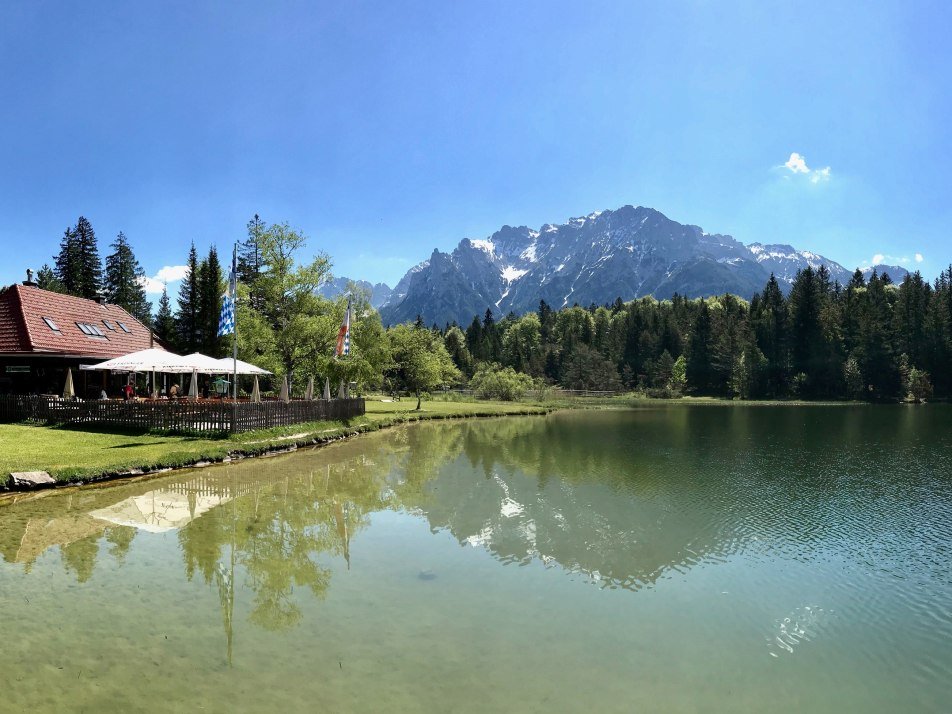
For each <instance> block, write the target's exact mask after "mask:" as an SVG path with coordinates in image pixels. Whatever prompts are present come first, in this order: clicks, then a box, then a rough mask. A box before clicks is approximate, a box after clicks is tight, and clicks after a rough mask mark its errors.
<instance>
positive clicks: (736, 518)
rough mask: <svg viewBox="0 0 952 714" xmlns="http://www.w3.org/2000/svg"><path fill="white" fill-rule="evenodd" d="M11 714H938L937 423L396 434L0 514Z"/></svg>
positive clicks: (943, 473)
mask: <svg viewBox="0 0 952 714" xmlns="http://www.w3.org/2000/svg"><path fill="white" fill-rule="evenodd" d="M0 608H2V610H0V643H2V644H0V656H2V662H0V711H11V712H13V711H27V712H62V711H87V712H113V711H116V712H138V711H143V712H146V711H150V712H151V711H162V712H168V711H216V712H265V711H277V712H318V711H326V712H349V711H374V712H375V711H386V712H416V711H424V712H497V711H499V712H502V711H506V712H508V711H513V712H575V711H597V712H636V711H645V712H720V711H723V712H946V711H950V709H952V408H950V407H945V406H940V405H928V406H924V407H899V406H896V407H885V406H880V407H872V406H870V407H865V406H863V407H859V406H857V407H853V406H841V407H821V406H815V407H813V406H811V407H792V406H781V407H769V406H693V407H686V406H676V405H673V406H664V405H662V406H659V407H656V408H644V409H638V410H632V411H591V412H589V411H585V412H562V413H557V414H554V415H550V416H548V417H518V418H505V419H491V420H471V421H462V422H456V423H430V424H420V425H415V426H408V427H401V428H397V429H392V430H388V431H385V432H381V433H378V434H374V435H369V436H365V437H361V438H359V439H356V440H353V441H350V442H346V443H341V444H338V445H335V446H331V447H328V448H323V449H317V450H313V451H303V452H298V453H295V454H289V455H287V456H280V457H275V458H269V459H259V460H251V461H245V462H240V463H235V464H229V465H224V466H218V467H211V468H207V469H199V470H192V471H187V472H182V473H179V474H176V475H173V476H170V477H164V478H159V479H153V480H149V481H144V482H140V483H136V484H126V485H116V486H107V487H100V488H95V489H86V490H72V491H70V492H58V493H53V494H50V495H45V496H43V497H41V498H34V499H32V500H30V499H28V500H21V501H20V502H17V503H10V502H9V501H7V502H3V505H0Z"/></svg>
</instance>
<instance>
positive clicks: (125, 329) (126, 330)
mask: <svg viewBox="0 0 952 714" xmlns="http://www.w3.org/2000/svg"><path fill="white" fill-rule="evenodd" d="M116 324H117V325H119V327H121V328H122V331H123V332H128V333H129V334H130V335H131V334H132V330H130V329H129V328H128V327H126V323H124V322H118V323H116Z"/></svg>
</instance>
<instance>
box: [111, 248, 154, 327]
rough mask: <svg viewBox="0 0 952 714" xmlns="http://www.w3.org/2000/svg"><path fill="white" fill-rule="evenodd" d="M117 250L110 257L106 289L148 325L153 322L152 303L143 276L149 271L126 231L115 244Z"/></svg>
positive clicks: (115, 299)
mask: <svg viewBox="0 0 952 714" xmlns="http://www.w3.org/2000/svg"><path fill="white" fill-rule="evenodd" d="M112 250H113V252H112V253H111V254H110V255H108V256H106V271H105V276H104V281H103V292H104V293H105V295H106V300H107V301H108V302H110V303H112V304H114V305H119V306H120V307H122V308H123V309H125V310H126V312H128V313H129V314H130V315H132V316H133V317H135V318H136V319H137V320H138V321H139V322H141V323H143V324H144V325H148V324H150V323H151V321H152V304H151V303H150V302H149V301H148V300H146V297H145V289H144V288H143V287H142V281H141V279H142V278H144V277H145V271H144V270H143V269H142V266H141V265H139V261H138V260H136V257H135V254H134V253H133V252H132V247H131V246H130V245H129V241H128V239H127V238H126V236H125V234H124V233H122V232H121V231H120V232H119V234H118V235H117V236H116V240H115V242H114V243H113V244H112Z"/></svg>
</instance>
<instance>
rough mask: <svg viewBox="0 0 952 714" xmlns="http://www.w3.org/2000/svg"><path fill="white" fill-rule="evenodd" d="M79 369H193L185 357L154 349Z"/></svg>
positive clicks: (142, 370)
mask: <svg viewBox="0 0 952 714" xmlns="http://www.w3.org/2000/svg"><path fill="white" fill-rule="evenodd" d="M79 368H80V369H96V370H106V371H112V372H191V371H192V370H193V369H194V367H193V366H192V364H191V363H190V362H188V361H187V359H186V358H185V357H182V356H181V355H177V354H175V353H174V352H166V351H165V350H159V349H155V348H153V349H148V350H139V351H138V352H131V353H130V354H127V355H123V356H122V357H115V358H113V359H110V360H106V361H105V362H100V363H99V364H88V365H87V364H83V365H80V366H79Z"/></svg>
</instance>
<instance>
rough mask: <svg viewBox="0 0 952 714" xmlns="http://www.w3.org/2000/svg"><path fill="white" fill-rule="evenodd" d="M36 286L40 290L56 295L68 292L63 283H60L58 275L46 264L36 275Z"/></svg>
mask: <svg viewBox="0 0 952 714" xmlns="http://www.w3.org/2000/svg"><path fill="white" fill-rule="evenodd" d="M36 284H37V286H38V287H39V288H41V289H43V290H49V291H51V292H54V293H65V292H66V288H65V286H64V285H63V283H61V282H60V280H59V278H57V277H56V273H54V272H53V269H52V268H51V267H50V266H49V265H48V264H46V263H44V264H43V267H42V268H40V269H39V270H38V271H37V273H36Z"/></svg>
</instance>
